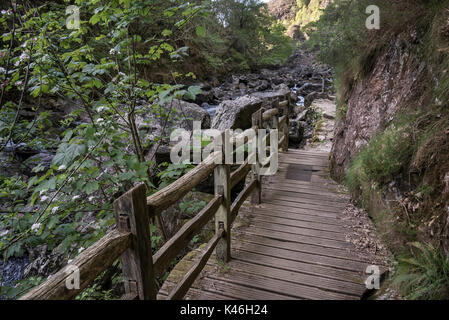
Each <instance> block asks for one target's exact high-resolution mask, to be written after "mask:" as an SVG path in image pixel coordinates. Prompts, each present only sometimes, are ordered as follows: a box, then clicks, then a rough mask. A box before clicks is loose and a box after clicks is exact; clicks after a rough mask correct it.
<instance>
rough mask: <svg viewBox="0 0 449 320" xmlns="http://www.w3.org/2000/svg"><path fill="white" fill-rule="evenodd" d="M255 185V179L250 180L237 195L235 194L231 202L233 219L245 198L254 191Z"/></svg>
mask: <svg viewBox="0 0 449 320" xmlns="http://www.w3.org/2000/svg"><path fill="white" fill-rule="evenodd" d="M256 187H257V181H256V180H254V179H253V180H251V182H250V183H249V184H248V185H247V186H246V187H245V189H243V190H242V191H241V192H240V193H239V195H238V196H237V198H236V199H235V200H234V202H233V203H232V206H231V216H232V220H234V219H235V217H236V216H237V214H238V212H239V209H240V207H241V206H242V204H243V202H245V200H246V199H247V198H248V196H250V195H251V193H252V192H253V191H254V189H256Z"/></svg>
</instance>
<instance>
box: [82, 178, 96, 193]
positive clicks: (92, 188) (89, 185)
mask: <svg viewBox="0 0 449 320" xmlns="http://www.w3.org/2000/svg"><path fill="white" fill-rule="evenodd" d="M98 189H100V185H99V184H98V182H97V181H89V182H88V183H86V185H85V186H84V191H85V192H86V193H87V194H91V193H92V192H95V191H97V190H98Z"/></svg>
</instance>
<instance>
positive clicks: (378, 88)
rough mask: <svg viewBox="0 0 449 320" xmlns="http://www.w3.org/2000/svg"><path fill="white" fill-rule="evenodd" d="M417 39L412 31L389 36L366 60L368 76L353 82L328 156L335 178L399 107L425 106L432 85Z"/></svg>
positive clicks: (399, 110) (341, 111)
mask: <svg viewBox="0 0 449 320" xmlns="http://www.w3.org/2000/svg"><path fill="white" fill-rule="evenodd" d="M417 39H418V35H417V32H416V31H414V30H409V31H408V32H405V33H402V34H399V35H396V36H394V37H392V39H391V41H390V42H389V43H388V45H387V46H385V47H384V48H383V49H381V50H380V53H379V54H378V55H377V56H373V57H371V59H372V60H371V61H366V64H367V65H368V66H369V65H371V66H372V70H365V73H367V74H368V75H367V76H366V77H364V78H361V79H358V80H355V82H353V83H352V88H350V93H349V95H348V99H347V104H343V106H341V108H340V114H339V116H340V119H339V121H338V122H337V125H336V128H335V136H334V144H333V148H332V155H331V167H332V172H333V174H334V176H335V177H337V178H339V179H340V178H343V177H344V173H345V170H346V169H347V168H348V166H349V164H350V161H351V159H352V158H353V157H354V156H355V155H356V154H357V152H358V151H359V150H360V149H361V148H362V147H363V146H365V145H366V144H367V143H368V142H369V141H370V140H371V138H372V137H373V136H374V135H375V134H376V133H378V132H381V131H383V130H384V129H385V128H387V127H388V126H389V124H390V122H391V121H392V119H393V117H394V116H395V115H397V114H398V113H400V112H401V110H405V109H410V108H419V107H420V106H422V105H424V100H425V99H426V98H425V95H423V93H424V92H426V88H427V86H432V83H431V82H432V81H430V79H431V77H430V73H431V70H429V68H428V65H427V64H426V62H424V61H421V60H420V59H419V58H418V55H417V52H416V51H417V46H416V44H417Z"/></svg>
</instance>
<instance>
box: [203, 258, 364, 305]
mask: <svg viewBox="0 0 449 320" xmlns="http://www.w3.org/2000/svg"><path fill="white" fill-rule="evenodd" d="M212 260H213V259H209V261H208V263H207V265H208V266H207V268H208V269H207V270H208V271H209V272H213V271H214V270H216V265H215V264H214V263H213V261H212ZM250 260H251V259H250ZM227 270H229V271H225V272H226V273H227V274H229V275H231V276H232V274H233V273H235V272H237V273H241V274H252V275H257V276H262V277H267V278H272V279H279V280H284V281H288V282H293V283H297V284H301V285H306V286H310V287H316V288H321V289H325V290H329V291H334V292H340V293H345V294H350V295H354V296H355V297H357V298H360V297H361V296H362V294H363V293H364V291H365V289H366V288H365V286H364V285H363V284H361V283H354V282H350V281H344V280H340V279H333V278H327V277H322V276H319V275H314V274H307V273H302V272H301V270H286V269H283V268H278V267H275V266H272V265H264V264H260V263H259V262H258V261H253V260H251V262H247V261H242V260H239V259H233V260H232V261H231V262H230V263H229V264H228V265H227ZM281 288H282V286H281ZM281 293H282V292H281ZM309 299H311V297H309Z"/></svg>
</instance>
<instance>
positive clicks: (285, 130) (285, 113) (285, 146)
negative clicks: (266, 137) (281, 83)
mask: <svg viewBox="0 0 449 320" xmlns="http://www.w3.org/2000/svg"><path fill="white" fill-rule="evenodd" d="M280 109H281V110H282V116H286V119H285V124H284V126H283V128H282V129H281V130H282V131H283V135H284V136H285V139H284V143H283V145H282V146H279V147H280V148H281V149H282V151H283V152H287V151H288V144H289V142H288V136H289V132H290V119H289V116H290V112H289V110H290V99H288V100H287V106H285V107H282V108H280Z"/></svg>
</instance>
